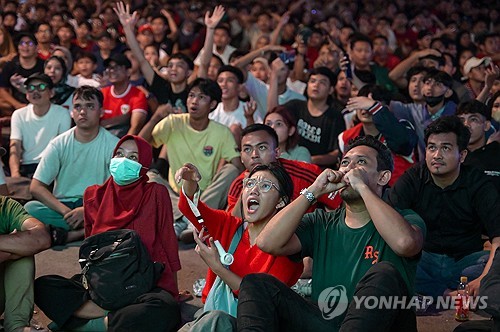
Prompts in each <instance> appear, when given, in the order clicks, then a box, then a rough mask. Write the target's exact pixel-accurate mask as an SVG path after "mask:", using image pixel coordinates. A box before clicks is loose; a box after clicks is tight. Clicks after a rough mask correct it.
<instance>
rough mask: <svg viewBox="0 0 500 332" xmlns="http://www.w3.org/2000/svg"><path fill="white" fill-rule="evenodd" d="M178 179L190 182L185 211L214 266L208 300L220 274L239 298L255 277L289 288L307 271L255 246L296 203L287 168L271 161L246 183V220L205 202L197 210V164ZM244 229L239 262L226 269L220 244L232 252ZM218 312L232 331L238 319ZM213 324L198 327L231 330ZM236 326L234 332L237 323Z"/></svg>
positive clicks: (206, 321)
mask: <svg viewBox="0 0 500 332" xmlns="http://www.w3.org/2000/svg"><path fill="white" fill-rule="evenodd" d="M175 178H176V180H177V181H180V180H181V179H183V180H184V183H183V186H182V193H181V196H180V200H179V209H180V211H181V212H182V213H183V214H184V215H185V216H186V217H187V218H188V219H189V220H190V221H191V223H193V225H194V226H195V228H196V229H195V230H194V232H195V241H196V243H197V249H196V251H197V253H199V255H200V256H201V258H202V259H203V260H204V261H205V263H206V264H207V265H208V267H209V270H208V273H207V278H206V285H205V288H204V289H203V292H202V301H203V302H205V300H206V299H207V295H208V293H209V291H210V289H211V288H212V285H213V284H214V281H215V279H216V276H219V278H220V279H222V280H223V281H224V282H225V283H226V284H227V285H228V286H229V287H230V288H231V289H232V291H233V293H234V294H235V295H237V294H238V289H239V287H240V283H241V280H242V278H243V277H244V276H246V275H247V274H250V273H269V274H271V275H273V276H275V277H276V278H278V279H279V280H281V281H283V282H284V283H286V284H287V285H289V286H292V285H293V284H294V283H295V282H296V281H297V279H298V278H299V276H300V274H301V273H302V268H303V266H302V263H301V262H293V261H291V260H290V258H288V257H276V256H273V255H270V254H268V253H265V252H263V251H262V250H260V249H259V248H258V247H257V246H256V245H255V240H256V238H257V236H258V235H259V234H260V232H261V231H262V230H263V229H264V228H265V227H266V225H267V223H268V221H269V220H270V219H271V218H272V217H273V216H274V215H275V214H276V213H278V211H280V210H281V209H282V208H283V207H285V206H286V205H287V204H288V203H289V202H290V197H291V195H292V192H293V182H292V180H291V178H290V176H289V175H288V173H287V172H286V170H285V169H284V168H283V167H282V166H281V165H279V164H277V163H271V164H270V165H269V166H266V165H259V166H256V167H255V168H254V169H253V170H252V171H251V172H250V174H249V176H248V178H246V179H245V180H243V181H244V182H243V188H244V190H243V192H242V194H241V195H242V197H241V202H242V203H241V205H240V209H241V210H242V215H243V216H244V217H243V219H241V218H238V217H235V216H233V215H232V214H231V213H229V212H226V211H223V210H213V209H211V208H209V207H208V206H207V205H205V204H204V203H203V202H198V204H197V208H194V206H193V205H192V204H195V205H196V203H193V201H195V202H196V201H197V196H198V193H197V191H198V181H199V180H200V179H201V176H200V174H199V172H198V169H197V168H196V167H195V166H194V165H192V164H185V165H184V166H183V167H182V168H181V169H179V170H178V171H177V173H176V177H175ZM193 196H196V197H195V198H193ZM190 205H191V206H193V207H190ZM197 210H199V215H198V211H197ZM200 216H201V218H203V220H204V222H203V224H201V223H200V222H199V220H200ZM240 228H241V229H243V233H242V235H241V239H240V241H239V243H238V245H237V247H236V249H235V251H234V253H233V255H234V263H233V264H232V265H231V266H230V267H229V268H226V267H225V266H224V265H222V263H221V261H220V259H219V254H218V250H217V249H216V247H215V246H214V240H218V241H220V244H221V245H222V247H223V248H224V249H225V250H226V251H228V248H229V247H230V243H231V241H232V239H233V237H234V236H235V234H236V233H237V232H238V231H239V230H241V229H240ZM198 231H200V233H199V235H198ZM207 234H209V235H207ZM208 237H210V238H209V245H208V246H207V245H205V243H204V242H205V239H206V238H208ZM215 309H217V308H215ZM213 313H214V314H215V315H216V316H217V320H218V321H219V322H220V321H221V320H222V321H226V322H228V324H229V328H230V326H231V325H232V324H233V323H234V321H235V320H234V321H233V318H232V317H230V316H229V315H228V314H224V313H222V312H220V311H215V312H213ZM221 316H222V317H221ZM212 324H213V321H211V317H210V314H209V315H203V316H201V317H199V318H198V320H197V321H196V323H195V324H194V325H198V328H201V327H200V326H199V325H203V326H204V327H205V328H208V327H209V328H210V330H214V329H215V330H216V329H221V330H222V329H228V325H225V326H224V328H221V326H218V327H217V328H216V327H215V326H214V325H212ZM232 327H233V328H234V325H232Z"/></svg>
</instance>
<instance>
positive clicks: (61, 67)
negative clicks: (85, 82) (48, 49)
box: [43, 55, 75, 111]
mask: <svg viewBox="0 0 500 332" xmlns="http://www.w3.org/2000/svg"><path fill="white" fill-rule="evenodd" d="M70 70H71V68H67V67H66V61H64V59H63V58H60V57H58V56H55V55H53V56H51V57H50V58H48V59H47V60H46V61H45V65H44V70H43V71H44V73H45V74H47V75H48V76H49V77H50V78H51V79H52V82H53V83H54V96H53V97H52V98H51V99H50V101H51V102H52V103H54V104H57V105H61V106H63V107H64V108H66V109H67V110H68V111H71V110H72V109H73V92H74V91H75V88H74V87H72V86H69V85H68V84H66V80H67V78H68V74H69V71H70Z"/></svg>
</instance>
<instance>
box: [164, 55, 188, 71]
mask: <svg viewBox="0 0 500 332" xmlns="http://www.w3.org/2000/svg"><path fill="white" fill-rule="evenodd" d="M172 59H179V60H182V61H184V62H185V63H186V64H187V65H188V68H189V69H190V70H193V69H194V63H193V60H191V58H190V57H188V56H187V55H185V54H183V53H175V54H172V55H171V56H170V58H169V59H168V62H170V60H172Z"/></svg>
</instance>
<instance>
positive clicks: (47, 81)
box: [24, 73, 54, 89]
mask: <svg viewBox="0 0 500 332" xmlns="http://www.w3.org/2000/svg"><path fill="white" fill-rule="evenodd" d="M34 80H39V81H42V82H43V83H45V84H47V85H48V86H49V89H52V88H53V87H54V83H53V82H52V79H51V78H50V77H49V76H48V75H46V74H43V73H35V74H33V75H31V76H30V77H28V78H27V79H26V81H25V82H24V85H28V84H29V83H30V82H31V81H34Z"/></svg>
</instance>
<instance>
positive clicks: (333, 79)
mask: <svg viewBox="0 0 500 332" xmlns="http://www.w3.org/2000/svg"><path fill="white" fill-rule="evenodd" d="M313 75H323V76H326V77H327V78H328V80H329V81H330V86H335V85H336V84H337V75H335V73H334V72H333V71H331V70H330V69H328V68H327V67H317V68H313V69H312V70H311V71H310V72H309V79H310V78H311V76H313ZM309 79H308V81H309Z"/></svg>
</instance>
